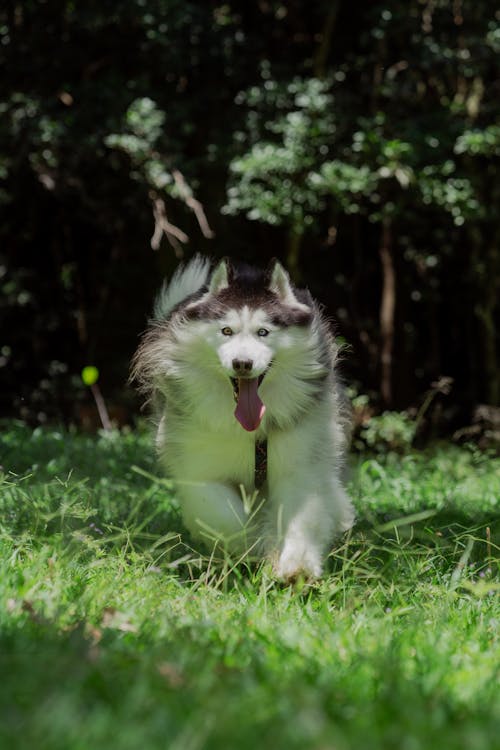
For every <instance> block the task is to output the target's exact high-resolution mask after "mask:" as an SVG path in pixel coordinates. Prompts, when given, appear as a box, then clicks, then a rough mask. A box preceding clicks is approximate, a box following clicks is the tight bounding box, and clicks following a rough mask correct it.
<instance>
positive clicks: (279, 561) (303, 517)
mask: <svg viewBox="0 0 500 750" xmlns="http://www.w3.org/2000/svg"><path fill="white" fill-rule="evenodd" d="M271 505H272V513H273V526H274V534H273V537H274V539H273V541H272V544H271V548H273V547H274V549H273V552H272V553H271V554H272V557H273V565H274V571H275V574H276V576H277V577H278V578H280V579H281V580H284V581H290V580H294V579H296V578H298V577H300V576H304V577H305V578H318V577H319V576H320V575H321V572H322V568H323V555H324V553H325V550H326V547H327V545H328V543H329V541H330V540H331V538H332V535H333V529H334V520H333V518H332V512H331V508H330V507H329V503H327V501H326V499H325V497H324V496H323V495H322V493H320V492H319V491H314V490H311V489H310V488H306V487H304V486H303V485H299V486H297V484H296V483H293V482H289V481H287V482H280V483H279V484H278V485H277V486H276V487H275V488H274V492H273V497H272V501H271Z"/></svg>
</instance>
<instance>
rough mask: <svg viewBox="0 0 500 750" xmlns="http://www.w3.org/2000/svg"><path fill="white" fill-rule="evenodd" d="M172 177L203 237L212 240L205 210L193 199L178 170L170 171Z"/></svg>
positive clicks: (212, 233) (211, 232)
mask: <svg viewBox="0 0 500 750" xmlns="http://www.w3.org/2000/svg"><path fill="white" fill-rule="evenodd" d="M172 177H173V178H174V181H175V184H176V186H177V189H178V191H179V194H180V196H181V198H182V200H183V201H184V203H185V204H186V205H187V206H189V208H190V209H191V210H192V211H193V212H194V215H195V216H196V219H197V221H198V224H199V227H200V229H201V231H202V233H203V236H204V237H206V238H207V239H212V237H214V236H215V234H214V232H213V231H212V230H211V229H210V226H209V224H208V221H207V217H206V216H205V210H204V208H203V206H202V205H201V203H200V201H199V200H196V198H194V197H193V194H192V193H191V189H190V188H189V185H188V184H187V182H186V180H185V179H184V175H183V174H182V173H181V172H179V170H178V169H173V170H172Z"/></svg>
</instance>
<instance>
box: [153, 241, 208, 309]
mask: <svg viewBox="0 0 500 750" xmlns="http://www.w3.org/2000/svg"><path fill="white" fill-rule="evenodd" d="M209 270H210V261H209V260H208V259H207V258H203V257H202V256H201V255H195V256H194V258H192V259H191V260H190V261H189V263H188V264H187V265H185V266H179V268H178V269H177V270H176V272H175V273H174V275H173V276H172V278H171V279H170V282H169V283H167V282H165V283H164V284H163V288H162V289H161V291H160V293H159V294H158V297H157V298H156V301H155V306H154V318H155V320H157V321H160V320H164V319H165V318H166V317H168V315H170V313H171V312H172V310H173V309H174V307H176V306H177V305H178V304H179V303H180V302H182V301H183V300H185V299H186V297H189V296H190V295H191V294H194V293H195V292H197V291H198V289H200V288H201V287H202V286H204V285H205V284H206V283H207V279H208V275H209Z"/></svg>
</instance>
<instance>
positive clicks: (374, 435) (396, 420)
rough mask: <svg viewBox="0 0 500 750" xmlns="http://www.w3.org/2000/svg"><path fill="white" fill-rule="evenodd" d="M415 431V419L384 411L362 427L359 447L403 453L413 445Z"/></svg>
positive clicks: (401, 413)
mask: <svg viewBox="0 0 500 750" xmlns="http://www.w3.org/2000/svg"><path fill="white" fill-rule="evenodd" d="M416 429H417V424H416V421H415V419H413V418H412V417H410V416H409V415H408V414H406V413H405V412H397V411H385V412H383V413H382V414H380V415H379V416H376V417H371V418H370V419H369V420H368V422H367V423H366V424H364V425H362V427H361V431H360V435H359V439H358V442H359V446H360V447H363V446H364V445H366V446H367V447H368V448H370V449H371V450H374V451H378V452H381V451H383V450H388V451H397V452H401V453H403V452H405V451H407V450H409V449H410V448H411V446H412V445H413V441H414V439H415V433H416Z"/></svg>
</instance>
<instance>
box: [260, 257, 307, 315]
mask: <svg viewBox="0 0 500 750" xmlns="http://www.w3.org/2000/svg"><path fill="white" fill-rule="evenodd" d="M266 275H267V279H268V287H267V288H268V289H269V291H270V292H272V293H273V294H275V295H276V296H277V297H278V299H279V300H280V302H282V303H283V304H284V305H290V306H291V307H305V305H303V304H302V303H301V302H299V300H298V299H297V297H296V296H295V292H294V291H293V287H292V282H291V281H290V276H289V275H288V273H287V272H286V271H285V269H284V268H283V266H282V265H281V263H280V262H279V260H276V258H273V260H272V261H271V263H270V264H269V267H268V269H267V274H266Z"/></svg>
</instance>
